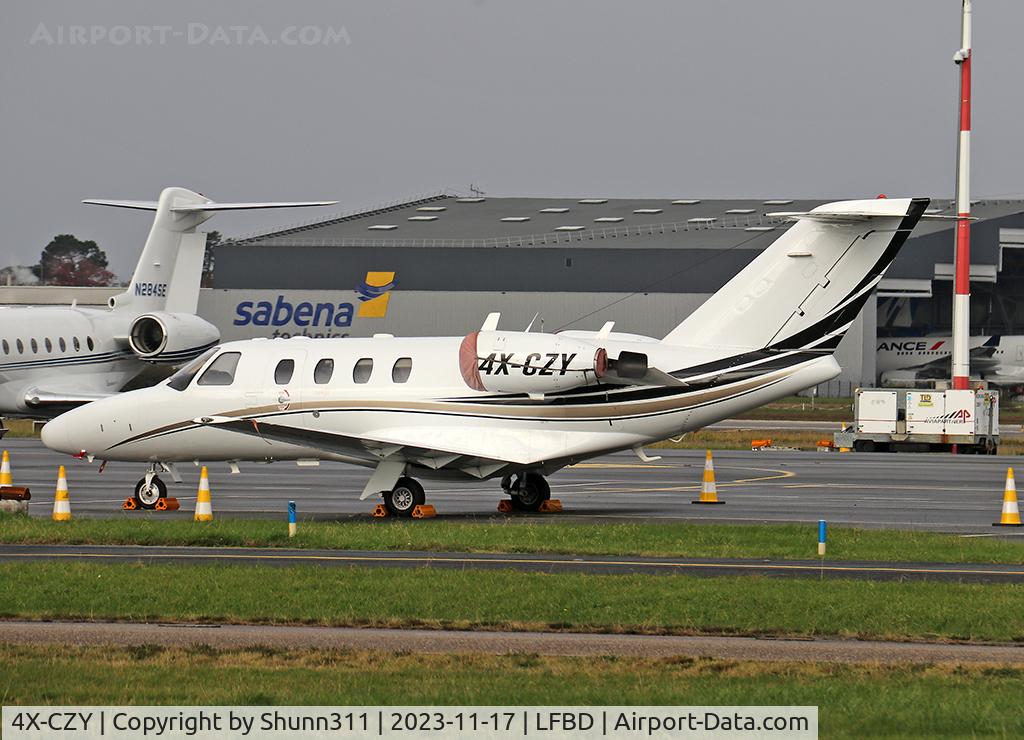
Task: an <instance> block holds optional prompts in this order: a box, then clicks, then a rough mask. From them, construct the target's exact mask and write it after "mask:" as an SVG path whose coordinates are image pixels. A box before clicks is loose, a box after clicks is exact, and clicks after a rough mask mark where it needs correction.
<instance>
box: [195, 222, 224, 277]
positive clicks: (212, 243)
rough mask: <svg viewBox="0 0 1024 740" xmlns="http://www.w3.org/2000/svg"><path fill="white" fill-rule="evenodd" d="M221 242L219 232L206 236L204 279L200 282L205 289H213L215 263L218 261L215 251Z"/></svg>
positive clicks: (212, 232)
mask: <svg viewBox="0 0 1024 740" xmlns="http://www.w3.org/2000/svg"><path fill="white" fill-rule="evenodd" d="M220 240H221V236H220V232H219V231H211V232H209V233H207V235H206V251H205V252H204V253H203V279H202V281H201V282H200V285H202V286H203V287H204V288H210V287H213V263H214V261H215V260H216V259H217V255H216V254H214V249H215V248H216V247H217V245H218V244H220Z"/></svg>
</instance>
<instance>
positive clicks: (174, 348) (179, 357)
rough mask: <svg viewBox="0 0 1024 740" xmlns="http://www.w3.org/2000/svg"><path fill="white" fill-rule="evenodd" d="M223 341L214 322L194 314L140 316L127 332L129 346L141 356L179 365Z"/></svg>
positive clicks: (161, 313)
mask: <svg viewBox="0 0 1024 740" xmlns="http://www.w3.org/2000/svg"><path fill="white" fill-rule="evenodd" d="M219 341H220V332H219V331H218V330H217V327H215V326H214V325H213V324H211V323H209V322H208V321H204V320H203V319H201V318H199V317H198V316H196V315H195V314H190V313H169V312H166V311H158V312H154V313H147V314H143V315H142V316H139V317H138V318H136V319H135V321H133V322H132V325H131V328H130V329H129V331H128V346H129V347H131V350H132V352H134V353H135V354H136V355H137V356H138V357H139V358H140V359H143V360H148V361H150V362H159V363H170V364H178V363H181V362H186V361H188V360H191V359H192V358H193V357H197V356H198V355H200V354H201V353H202V352H204V351H205V350H206V349H208V348H209V347H211V346H213V345H214V344H216V343H217V342H219Z"/></svg>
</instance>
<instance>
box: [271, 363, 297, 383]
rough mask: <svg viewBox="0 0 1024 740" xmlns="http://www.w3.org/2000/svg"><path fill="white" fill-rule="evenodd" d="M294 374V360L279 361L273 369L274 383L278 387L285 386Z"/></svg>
mask: <svg viewBox="0 0 1024 740" xmlns="http://www.w3.org/2000/svg"><path fill="white" fill-rule="evenodd" d="M294 372H295V360H281V361H280V362H279V363H277V367H275V368H274V382H275V383H277V384H278V385H286V384H287V383H289V382H290V381H291V379H292V373H294Z"/></svg>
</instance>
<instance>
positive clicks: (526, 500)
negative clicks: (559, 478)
mask: <svg viewBox="0 0 1024 740" xmlns="http://www.w3.org/2000/svg"><path fill="white" fill-rule="evenodd" d="M501 488H502V490H503V491H505V493H506V494H508V496H509V497H510V498H511V499H512V508H513V509H516V510H518V511H539V510H540V507H541V504H543V503H544V502H545V501H547V500H548V499H550V498H551V486H549V485H548V481H547V479H546V478H545V477H544V476H543V475H541V474H540V473H520V474H519V475H517V476H516V478H515V480H512V476H510V475H506V476H505V477H504V478H503V479H502V481H501Z"/></svg>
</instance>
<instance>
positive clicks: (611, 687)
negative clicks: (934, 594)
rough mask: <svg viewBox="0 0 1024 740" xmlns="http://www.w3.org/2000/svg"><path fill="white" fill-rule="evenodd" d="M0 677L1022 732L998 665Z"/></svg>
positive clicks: (685, 664) (206, 653) (397, 667)
mask: <svg viewBox="0 0 1024 740" xmlns="http://www.w3.org/2000/svg"><path fill="white" fill-rule="evenodd" d="M0 676H2V678H0V697H2V698H3V703H4V704H5V705H15V704H69V705H93V706H95V705H111V704H141V705H147V704H148V705H175V704H176V705H198V704H206V705H236V704H279V705H302V704H305V705H329V706H333V705H345V704H368V705H389V704H395V703H403V704H424V705H434V704H465V705H488V704H498V705H502V704H509V703H511V704H547V705H584V704H613V705H614V704H640V705H657V704H680V705H735V704H741V705H742V704H748V705H778V704H781V705H787V704H790V705H793V704H795V705H817V706H818V707H819V722H820V731H821V736H822V737H839V738H842V737H856V738H860V737H869V736H870V737H877V736H884V737H937V736H945V737H969V736H980V735H984V736H996V737H1000V736H1002V737H1020V736H1021V735H1022V734H1024V715H1022V714H1021V713H1020V712H1018V711H1016V710H1015V707H1016V706H1017V704H1018V702H1019V693H1020V686H1021V680H1022V679H1024V672H1022V671H1021V670H1019V669H1015V668H1007V667H997V666H968V667H961V666H946V665H942V666H891V667H890V666H886V667H881V666H857V665H854V666H849V665H826V664H793V663H769V664H764V663H747V662H735V661H725V660H713V659H692V658H686V657H679V658H670V659H642V658H574V657H545V656H536V655H508V656H491V655H477V654H469V655H401V654H390V653H381V652H366V651H330V650H328V651H321V650H318V651H312V650H302V651H273V650H264V649H250V650H230V651H222V650H214V649H209V648H196V649H182V648H161V647H155V646H139V647H135V648H75V647H69V648H64V649H61V650H56V651H55V650H54V649H53V648H52V647H51V646H45V647H36V646H0ZM1000 710H1001V711H1000Z"/></svg>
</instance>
